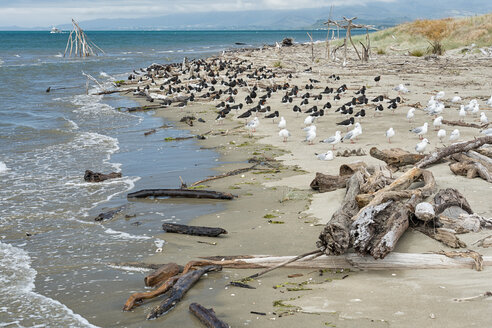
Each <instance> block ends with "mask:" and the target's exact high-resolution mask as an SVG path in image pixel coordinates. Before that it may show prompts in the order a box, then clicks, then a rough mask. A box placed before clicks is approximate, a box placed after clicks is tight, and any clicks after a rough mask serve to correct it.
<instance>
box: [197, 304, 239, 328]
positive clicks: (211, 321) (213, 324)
mask: <svg viewBox="0 0 492 328" xmlns="http://www.w3.org/2000/svg"><path fill="white" fill-rule="evenodd" d="M189 310H190V312H191V313H193V315H194V316H195V317H197V318H198V320H200V322H201V323H203V324H204V325H205V326H206V327H209V328H229V327H230V326H229V325H228V324H227V323H225V322H224V321H222V320H220V319H219V318H217V316H216V315H215V311H214V309H212V308H210V309H207V308H205V307H204V306H202V305H200V304H198V303H191V304H190V306H189Z"/></svg>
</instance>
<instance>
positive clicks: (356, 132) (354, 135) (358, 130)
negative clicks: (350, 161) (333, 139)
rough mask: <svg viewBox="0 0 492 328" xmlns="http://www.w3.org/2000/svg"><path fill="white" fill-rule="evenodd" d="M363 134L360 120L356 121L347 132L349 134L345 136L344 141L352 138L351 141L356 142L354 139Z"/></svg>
mask: <svg viewBox="0 0 492 328" xmlns="http://www.w3.org/2000/svg"><path fill="white" fill-rule="evenodd" d="M361 134H362V126H361V125H360V123H359V122H357V123H355V127H354V128H353V129H352V130H350V131H349V132H347V134H346V135H345V136H344V137H343V139H342V142H343V141H344V140H350V142H351V143H354V139H355V138H357V137H358V136H359V135H361Z"/></svg>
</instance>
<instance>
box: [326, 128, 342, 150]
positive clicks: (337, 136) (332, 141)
mask: <svg viewBox="0 0 492 328" xmlns="http://www.w3.org/2000/svg"><path fill="white" fill-rule="evenodd" d="M340 140H342V135H341V132H340V131H337V132H335V135H334V136H331V137H329V138H326V139H325V140H323V141H321V142H324V143H327V144H329V145H332V146H333V150H335V145H336V144H337V143H339V142H340Z"/></svg>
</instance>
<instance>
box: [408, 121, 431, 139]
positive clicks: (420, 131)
mask: <svg viewBox="0 0 492 328" xmlns="http://www.w3.org/2000/svg"><path fill="white" fill-rule="evenodd" d="M427 126H428V124H427V122H425V123H424V125H422V126H419V127H416V128H415V129H412V130H410V132H413V133H415V134H417V135H418V136H419V139H422V138H423V137H422V136H423V135H424V134H426V133H427Z"/></svg>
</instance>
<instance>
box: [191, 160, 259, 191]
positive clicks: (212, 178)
mask: <svg viewBox="0 0 492 328" xmlns="http://www.w3.org/2000/svg"><path fill="white" fill-rule="evenodd" d="M257 167H258V164H255V165H253V166H250V167H245V168H242V169H237V170H232V171H229V172H226V173H223V174H219V175H215V176H213V177H208V178H205V179H203V180H200V181H196V182H193V183H192V184H191V186H192V187H193V186H196V185H199V184H202V183H204V182H208V181H212V180H217V179H222V178H225V177H230V176H233V175H238V174H243V173H246V172H249V171H251V170H254V169H256V168H257Z"/></svg>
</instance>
